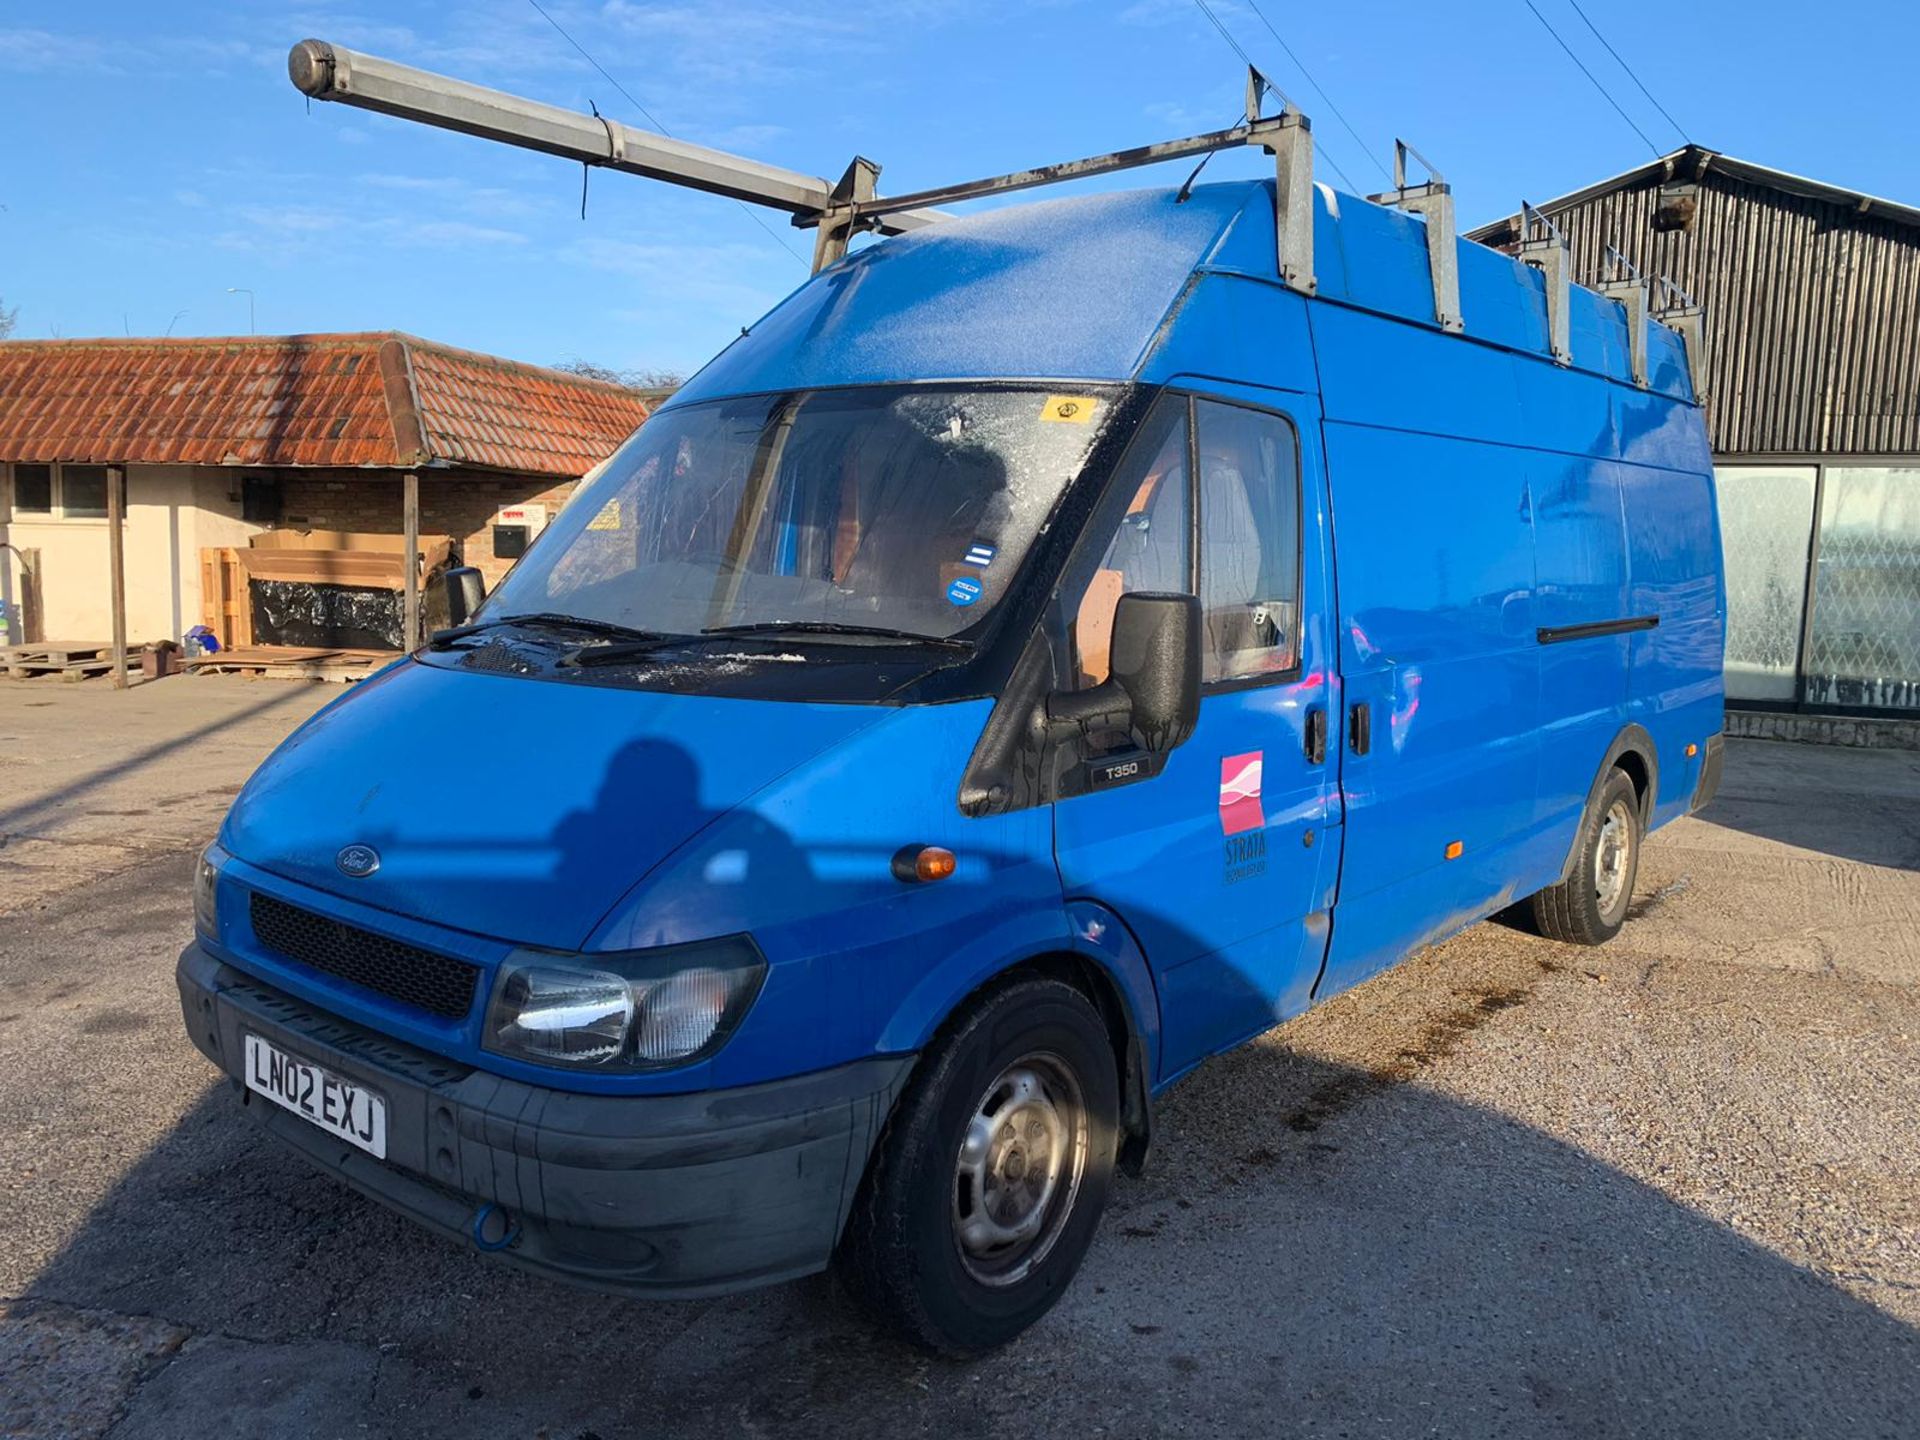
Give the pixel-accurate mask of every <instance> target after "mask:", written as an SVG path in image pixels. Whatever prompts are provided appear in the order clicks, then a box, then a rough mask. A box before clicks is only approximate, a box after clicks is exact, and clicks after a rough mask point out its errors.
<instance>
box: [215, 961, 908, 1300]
mask: <svg viewBox="0 0 1920 1440" xmlns="http://www.w3.org/2000/svg"><path fill="white" fill-rule="evenodd" d="M178 979H179V982H180V1005H181V1010H182V1013H183V1015H184V1016H185V1019H186V1024H187V1033H188V1034H189V1035H190V1036H192V1038H193V1043H194V1044H195V1045H197V1046H198V1047H199V1048H200V1051H201V1053H202V1054H204V1055H205V1056H206V1057H207V1058H208V1059H209V1060H211V1061H213V1063H214V1064H215V1065H217V1066H219V1067H220V1068H221V1070H223V1071H225V1072H226V1074H227V1076H228V1077H229V1079H231V1080H232V1081H233V1083H234V1088H235V1091H236V1093H237V1094H238V1096H239V1098H240V1102H241V1104H242V1106H243V1107H244V1110H245V1113H246V1114H247V1115H249V1116H250V1117H251V1118H252V1119H253V1120H254V1122H255V1123H256V1124H258V1125H260V1126H261V1127H262V1128H264V1129H265V1130H267V1131H268V1132H269V1133H271V1134H272V1135H273V1136H274V1137H275V1138H276V1139H278V1140H280V1141H282V1142H283V1143H285V1144H287V1145H289V1146H291V1147H292V1148H294V1149H295V1150H298V1151H299V1152H300V1153H301V1154H303V1155H305V1156H306V1157H307V1158H308V1159H309V1160H311V1161H312V1162H313V1163H314V1164H316V1165H318V1166H320V1167H321V1168H322V1169H323V1170H326V1171H328V1172H329V1173H331V1174H332V1175H334V1176H335V1177H337V1178H338V1179H341V1180H344V1181H345V1182H346V1183H347V1184H349V1185H351V1186H353V1188H354V1189H356V1190H358V1191H360V1192H361V1193H362V1194H364V1195H367V1196H370V1197H371V1198H373V1199H375V1200H378V1201H380V1202H381V1203H383V1204H386V1205H389V1206H391V1207H392V1208H394V1209H395V1210H398V1211H400V1212H401V1213H402V1214H404V1215H408V1216H411V1217H412V1218H413V1219H415V1220H417V1221H419V1222H420V1223H421V1224H423V1225H425V1226H427V1227H429V1228H430V1229H433V1230H437V1231H439V1232H440V1233H441V1234H443V1235H447V1236H449V1237H451V1238H453V1239H456V1240H459V1241H462V1242H464V1243H467V1244H473V1245H476V1246H478V1247H479V1248H482V1249H495V1248H497V1247H496V1246H495V1245H493V1244H489V1243H483V1237H484V1239H485V1240H487V1241H491V1240H493V1239H495V1238H497V1237H498V1236H500V1235H501V1233H502V1232H503V1231H505V1232H507V1233H511V1234H512V1236H513V1238H512V1240H511V1243H508V1244H506V1245H505V1246H504V1247H503V1248H498V1253H500V1254H501V1255H502V1256H504V1257H505V1258H506V1259H508V1260H510V1261H512V1262H514V1263H515V1264H518V1265H521V1266H524V1267H525V1268H527V1269H529V1270H533V1271H536V1272H538V1273H540V1274H543V1275H548V1276H551V1277H553V1278H555V1279H560V1280H566V1281H570V1282H572V1283H574V1284H578V1285H585V1286H588V1287H590V1288H593V1289H597V1290H607V1291H612V1292H615V1293H619V1294H633V1295H653V1296H660V1297H688V1296H698V1295H717V1294H725V1293H727V1292H729V1291H734V1290H744V1289H748V1288H750V1287H752V1286H756V1285H766V1284H772V1283H774V1282H776V1281H780V1280H786V1279H791V1278H793V1277H795V1276H798V1275H806V1274H810V1273H812V1272H814V1271H817V1270H821V1269H824V1268H825V1266H826V1264H827V1261H828V1259H829V1258H830V1257H831V1255H832V1253H833V1247H834V1245H835V1243H836V1241H837V1240H838V1238H839V1235H840V1229H841V1226H842V1225H843V1224H844V1223H845V1221H846V1217H847V1212H848V1210H849V1208H850V1207H851V1206H852V1204H853V1196H854V1191H855V1189H856V1187H857V1186H858V1185H859V1183H860V1177H861V1175H862V1174H863V1173H864V1171H865V1170H866V1163H867V1157H868V1155H869V1154H870V1153H871V1151H872V1149H873V1145H874V1142H875V1140H876V1138H877V1137H878V1135H879V1133H880V1127H881V1125H882V1124H884V1123H885V1121H886V1117H887V1114H888V1112H889V1110H890V1109H891V1108H892V1105H893V1100H894V1097H895V1096H896V1095H897V1094H898V1093H899V1091H900V1087H901V1086H902V1085H903V1084H904V1083H905V1081H906V1077H907V1073H908V1072H909V1071H910V1070H911V1069H912V1067H913V1062H914V1058H915V1057H913V1056H911V1055H904V1056H885V1057H877V1058H874V1059H869V1060H861V1061H857V1062H855V1063H854V1064H851V1065H842V1066H839V1067H837V1068H835V1069H832V1070H823V1071H819V1072H817V1073H815V1074H811V1075H802V1076H797V1077H795V1078H793V1079H790V1080H778V1081H772V1082H770V1083H767V1084H763V1085H751V1086H743V1087H741V1088H739V1089H733V1090H709V1091H704V1092H698V1093H694V1094H688V1095H644V1096H611V1095H582V1094H578V1093H575V1092H571V1091H564V1090H549V1089H544V1088H541V1087H537V1086H532V1085H525V1084H521V1083H519V1082H517V1081H513V1080H507V1079H503V1078H501V1077H499V1076H497V1075H491V1074H488V1073H487V1072H485V1071H481V1070H474V1069H470V1068H468V1067H466V1066H464V1065H459V1064H455V1063H453V1062H451V1061H447V1060H442V1059H440V1058H439V1057H437V1056H433V1055H429V1054H427V1053H426V1052H424V1051H420V1050H416V1049H414V1048H412V1047H410V1046H405V1045H401V1044H398V1043H397V1042H394V1041H391V1040H388V1039H386V1038H385V1037H384V1036H381V1035H379V1034H377V1033H375V1032H373V1031H369V1030H364V1029H361V1028H360V1027H358V1026H355V1025H349V1024H347V1023H346V1022H345V1021H342V1020H339V1019H336V1018H334V1017H333V1016H330V1015H327V1014H325V1013H323V1012H321V1011H318V1010H314V1009H312V1008H310V1007H309V1006H307V1005H306V1004H305V1003H304V1002H301V1001H298V1000H295V999H293V998H292V997H290V996H288V995H286V994H284V993H282V992H280V991H278V990H274V989H272V988H270V987H269V986H266V985H263V984H261V983H260V982H259V981H257V980H255V979H253V978H252V977H250V976H248V975H245V974H243V973H241V972H240V971H238V970H236V969H234V968H233V967H232V966H230V965H226V964H224V963H222V962H221V961H220V960H218V959H216V958H215V957H213V956H211V955H209V954H208V953H207V952H206V951H204V950H202V949H201V948H200V946H199V945H197V944H195V945H190V946H188V947H187V949H186V950H185V951H184V952H183V953H182V954H181V956H180V965H179V971H178ZM249 1031H251V1032H252V1033H253V1034H256V1035H258V1036H260V1037H261V1038H262V1039H265V1040H269V1041H271V1042H273V1043H274V1044H275V1045H278V1046H280V1047H281V1048H282V1049H283V1050H286V1051H288V1052H289V1053H291V1054H294V1055H297V1056H299V1057H301V1058H302V1059H306V1060H309V1061H311V1062H313V1063H314V1064H316V1065H320V1066H322V1067H324V1068H325V1069H328V1070H331V1071H333V1072H334V1073H336V1074H338V1075H341V1076H344V1077H346V1078H347V1079H349V1080H353V1081H355V1082H357V1083H359V1084H361V1085H364V1086H366V1087H367V1088H368V1089H371V1090H373V1091H376V1092H377V1093H379V1094H380V1095H381V1096H382V1097H384V1098H385V1100H386V1103H387V1158H386V1159H385V1160H377V1159H375V1158H374V1157H373V1156H372V1155H369V1154H367V1153H366V1152H364V1151H361V1150H357V1149H354V1148H353V1147H352V1146H350V1145H348V1144H347V1143H346V1142H345V1141H342V1140H337V1139H335V1138H334V1137H333V1136H331V1135H329V1134H328V1133H327V1132H325V1131H323V1130H321V1129H320V1128H318V1127H317V1126H315V1125H312V1124H309V1123H308V1122H307V1121H305V1120H303V1119H301V1118H300V1117H298V1116H297V1115H294V1114H292V1113H290V1112H288V1111H286V1110H283V1109H281V1108H280V1107H279V1106H277V1105H274V1104H272V1103H270V1102H268V1101H267V1100H265V1099H264V1098H263V1097H260V1096H257V1095H254V1094H253V1093H252V1092H251V1091H249V1090H247V1089H246V1088H245V1086H244V1084H243V1083H242V1081H241V1066H242V1065H243V1063H244V1060H243V1056H244V1053H245V1049H246V1045H245V1041H244V1039H243V1036H244V1034H245V1033H246V1032H249ZM489 1205H491V1206H494V1207H497V1210H496V1211H494V1212H493V1213H491V1214H490V1215H487V1217H486V1220H485V1223H484V1225H483V1224H482V1215H483V1212H485V1207H487V1206H489ZM500 1211H504V1212H505V1217H502V1216H501V1215H500V1214H499V1212H500ZM503 1218H506V1219H508V1220H509V1221H510V1223H509V1224H507V1225H503V1224H502V1220H503Z"/></svg>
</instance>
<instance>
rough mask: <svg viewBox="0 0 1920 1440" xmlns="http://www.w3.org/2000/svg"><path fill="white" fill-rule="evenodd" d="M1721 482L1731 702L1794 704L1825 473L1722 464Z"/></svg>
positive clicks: (1805, 468)
mask: <svg viewBox="0 0 1920 1440" xmlns="http://www.w3.org/2000/svg"><path fill="white" fill-rule="evenodd" d="M1717 479H1718V480H1719V488H1720V542H1721V548H1722V550H1723V551H1724V552H1725V555H1726V566H1727V669H1726V674H1727V698H1728V699H1729V700H1766V701H1791V700H1793V699H1794V698H1795V694H1796V687H1797V686H1798V683H1799V666H1800V631H1801V626H1802V622H1803V621H1804V620H1805V618H1806V601H1807V542H1808V540H1809V539H1810V538H1811V537H1812V534H1813V499H1814V491H1815V487H1816V485H1817V483H1818V479H1819V472H1818V471H1817V470H1816V469H1815V468H1814V467H1813V466H1811V465H1740V466H1725V465H1723V466H1721V467H1720V470H1719V472H1718V475H1717Z"/></svg>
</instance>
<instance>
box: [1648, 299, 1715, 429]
mask: <svg viewBox="0 0 1920 1440" xmlns="http://www.w3.org/2000/svg"><path fill="white" fill-rule="evenodd" d="M1653 283H1654V288H1655V290H1656V291H1657V293H1658V294H1659V297H1660V300H1659V303H1658V304H1657V305H1656V306H1654V309H1653V318H1654V319H1656V320H1658V321H1659V322H1660V323H1661V324H1662V325H1665V326H1666V327H1667V328H1668V329H1670V330H1672V331H1674V333H1676V334H1677V335H1679V337H1680V343H1681V344H1682V345H1684V346H1685V347H1686V351H1687V373H1688V374H1689V375H1691V376H1692V377H1693V403H1694V404H1696V405H1704V404H1706V403H1707V391H1706V378H1707V335H1706V324H1707V307H1706V306H1704V305H1702V304H1701V303H1700V302H1699V301H1698V300H1695V299H1694V298H1693V296H1691V295H1689V294H1688V293H1687V292H1686V291H1685V290H1682V289H1681V288H1680V287H1679V286H1678V285H1676V284H1675V283H1674V282H1673V281H1672V280H1669V279H1668V278H1667V277H1666V276H1665V275H1656V276H1655V277H1654V281H1653Z"/></svg>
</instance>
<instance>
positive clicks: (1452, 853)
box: [1447, 840, 1467, 860]
mask: <svg viewBox="0 0 1920 1440" xmlns="http://www.w3.org/2000/svg"><path fill="white" fill-rule="evenodd" d="M1466 848H1467V847H1466V846H1464V845H1462V844H1461V843H1460V842H1459V841H1458V840H1449V841H1448V842H1447V859H1449V860H1458V859H1459V858H1460V852H1461V851H1463V850H1465V849H1466Z"/></svg>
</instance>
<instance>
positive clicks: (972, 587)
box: [947, 578, 982, 605]
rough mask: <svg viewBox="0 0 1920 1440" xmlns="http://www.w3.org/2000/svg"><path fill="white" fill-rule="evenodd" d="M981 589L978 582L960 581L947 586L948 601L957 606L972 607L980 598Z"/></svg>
mask: <svg viewBox="0 0 1920 1440" xmlns="http://www.w3.org/2000/svg"><path fill="white" fill-rule="evenodd" d="M981 589H982V586H981V584H980V582H979V581H978V580H968V579H964V578H963V579H959V580H956V581H954V582H953V583H952V584H951V585H949V586H947V599H949V600H951V601H952V602H953V603H954V604H955V605H971V604H973V602H974V601H976V600H978V599H979V598H980V591H981Z"/></svg>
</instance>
